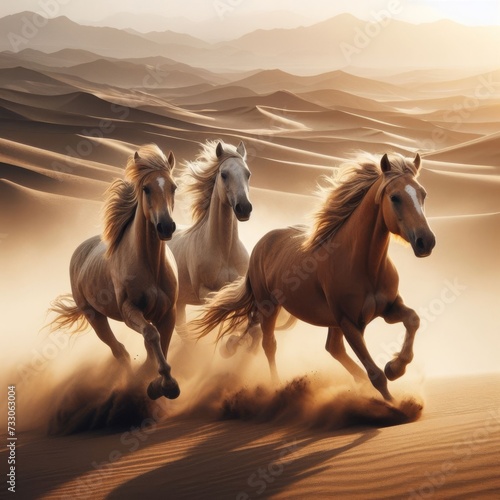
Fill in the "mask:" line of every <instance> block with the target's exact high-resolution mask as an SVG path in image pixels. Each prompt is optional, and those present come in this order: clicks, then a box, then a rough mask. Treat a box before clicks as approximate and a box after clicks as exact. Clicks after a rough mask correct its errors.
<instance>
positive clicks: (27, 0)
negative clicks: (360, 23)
mask: <svg viewBox="0 0 500 500" xmlns="http://www.w3.org/2000/svg"><path fill="white" fill-rule="evenodd" d="M391 5H392V7H393V8H394V9H395V10H397V13H395V15H394V17H396V18H399V19H402V20H405V21H411V22H415V23H419V22H427V21H433V20H436V19H440V18H447V19H451V20H454V21H457V22H460V23H462V24H468V25H486V24H500V1H499V0H468V1H464V0H369V1H367V0H335V1H325V0H306V1H304V0H107V1H106V2H103V1H101V0H16V1H15V2H7V1H2V2H1V3H0V16H2V17H3V16H5V15H8V14H13V13H15V12H21V11H24V10H31V11H35V12H41V11H43V9H44V6H50V7H54V6H55V9H54V11H55V12H56V13H57V15H67V16H68V17H70V18H71V19H74V20H76V21H85V20H89V21H99V20H101V19H103V18H105V17H107V16H110V15H112V14H114V13H117V12H129V13H134V14H140V13H155V14H157V15H162V16H166V17H186V18H189V19H191V20H193V21H203V20H207V19H213V18H216V17H220V15H221V13H224V14H225V15H226V17H228V18H229V16H230V15H231V14H255V13H265V12H270V11H276V10H281V11H289V12H291V13H295V14H298V15H300V16H302V17H304V19H307V20H309V21H312V22H314V21H320V20H323V19H326V18H329V17H332V16H335V15H337V14H340V13H342V12H349V13H352V14H354V15H356V16H357V17H359V18H362V19H370V18H371V17H372V16H373V14H374V13H376V12H378V11H380V10H382V9H388V8H390V6H391ZM49 17H53V16H49Z"/></svg>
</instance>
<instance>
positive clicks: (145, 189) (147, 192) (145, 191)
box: [142, 186, 151, 195]
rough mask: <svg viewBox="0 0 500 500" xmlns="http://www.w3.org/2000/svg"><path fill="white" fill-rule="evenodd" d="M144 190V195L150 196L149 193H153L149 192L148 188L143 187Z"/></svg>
mask: <svg viewBox="0 0 500 500" xmlns="http://www.w3.org/2000/svg"><path fill="white" fill-rule="evenodd" d="M142 190H143V191H144V194H146V195H148V194H149V193H151V191H150V190H149V188H148V186H143V187H142Z"/></svg>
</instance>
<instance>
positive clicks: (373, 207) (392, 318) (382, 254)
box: [194, 155, 436, 400]
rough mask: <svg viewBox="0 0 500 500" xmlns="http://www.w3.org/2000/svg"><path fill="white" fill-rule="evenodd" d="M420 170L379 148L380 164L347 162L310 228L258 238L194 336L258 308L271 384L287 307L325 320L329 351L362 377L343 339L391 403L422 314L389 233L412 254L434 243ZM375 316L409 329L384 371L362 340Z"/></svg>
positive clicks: (228, 327) (426, 251) (314, 320)
mask: <svg viewBox="0 0 500 500" xmlns="http://www.w3.org/2000/svg"><path fill="white" fill-rule="evenodd" d="M419 167H420V156H419V155H417V156H416V158H415V159H414V160H413V161H410V160H407V159H405V158H403V157H402V156H400V155H393V156H391V158H389V157H388V156H387V155H384V156H383V157H382V159H381V161H380V166H379V164H378V162H375V161H374V160H373V159H368V160H366V161H364V162H362V163H357V164H355V165H351V166H350V168H348V169H343V170H342V171H343V174H344V175H342V176H340V178H338V179H334V178H332V179H331V180H330V184H331V187H330V188H329V189H328V190H325V193H327V194H326V200H325V201H324V204H323V205H322V207H321V208H320V209H319V211H318V212H317V213H316V216H315V224H314V227H313V229H312V231H311V232H308V231H306V230H304V229H300V228H293V227H292V228H287V229H278V230H274V231H271V232H269V233H267V234H266V235H265V236H264V237H263V238H262V239H261V240H260V241H259V242H258V243H257V245H256V246H255V248H254V250H253V252H252V255H251V256H250V263H249V268H248V272H247V275H246V277H244V278H242V279H240V280H238V281H237V282H235V283H232V284H231V285H228V286H226V287H225V288H223V289H222V290H221V291H220V292H219V293H218V294H216V295H215V297H214V298H213V299H212V300H211V301H210V302H209V303H208V304H207V305H206V306H205V311H204V315H203V316H202V317H201V318H199V319H197V320H195V321H194V324H195V326H196V328H197V330H198V331H199V333H200V337H201V336H204V335H207V334H208V333H209V332H210V331H211V330H212V329H214V328H215V327H216V326H217V325H219V324H221V323H222V324H221V326H220V329H219V334H218V340H219V339H220V338H221V337H222V336H223V335H225V334H227V333H229V332H230V331H232V330H233V328H235V327H237V326H239V325H240V324H242V323H244V322H245V321H246V319H247V317H248V315H249V314H251V313H256V312H257V311H258V312H259V314H260V317H261V321H262V323H261V326H262V331H263V340H262V345H263V348H264V351H265V354H266V356H267V359H268V362H269V367H270V370H271V375H272V377H273V379H274V380H275V381H277V380H278V373H277V370H276V363H275V353H276V338H275V335H274V329H275V323H276V318H277V315H278V312H279V310H280V309H281V308H282V307H283V308H285V309H286V310H287V311H288V312H289V313H290V314H292V315H294V316H295V317H297V318H298V319H300V320H302V321H305V322H307V323H310V324H313V325H317V326H325V327H328V338H327V341H326V349H327V351H328V352H329V353H330V354H331V355H332V356H333V357H334V358H336V359H337V360H338V361H339V362H340V363H341V364H342V365H343V366H344V367H345V368H346V369H347V370H348V371H349V372H350V373H351V374H352V375H353V376H354V377H355V378H357V379H359V378H365V377H366V375H365V373H364V372H363V370H361V368H360V367H359V366H358V365H357V364H356V363H355V362H354V360H352V359H351V358H350V357H349V356H348V354H347V352H346V350H345V346H344V340H343V339H344V337H345V339H346V340H347V342H348V343H349V345H350V346H351V348H352V349H353V351H354V353H355V354H356V356H357V357H358V359H359V361H360V362H361V363H362V364H363V366H364V368H365V369H366V372H367V373H368V377H369V379H370V381H371V383H372V385H373V386H374V387H375V388H376V389H377V390H378V391H379V392H380V393H381V394H382V396H383V397H384V398H385V399H386V400H391V399H392V396H391V394H390V393H389V390H388V388H387V379H389V380H395V379H397V378H398V377H401V376H402V375H403V374H404V372H405V369H406V366H407V365H408V363H410V362H411V360H412V359H413V341H414V337H415V333H416V331H417V329H418V327H419V323H420V320H419V317H418V315H417V314H416V312H415V311H414V310H412V309H410V308H408V307H407V306H406V305H405V304H404V303H403V299H402V298H401V296H400V295H399V292H398V284H399V277H398V273H397V271H396V268H395V266H394V264H393V263H392V262H391V260H390V259H389V257H388V248H389V239H390V234H391V233H392V234H394V235H397V236H400V237H401V238H403V239H404V240H406V241H407V242H409V243H410V244H411V246H412V248H413V251H414V253H415V255H416V256H417V257H426V256H428V255H430V253H431V251H432V249H433V248H434V245H435V243H436V240H435V237H434V234H433V233H432V231H431V230H430V228H429V225H428V223H427V220H426V218H425V215H424V211H423V204H424V198H425V195H426V193H425V191H424V189H423V188H422V186H421V185H420V184H419V183H418V182H417V180H416V177H417V175H418V170H419ZM379 316H381V317H382V318H384V320H385V321H386V322H387V323H398V322H402V323H403V324H404V326H405V328H406V336H405V339H404V343H403V347H402V349H401V352H400V353H398V354H397V355H396V356H395V358H394V359H393V360H391V361H389V362H388V363H387V365H386V366H385V370H384V371H382V370H381V369H380V368H378V367H377V365H376V364H375V363H374V361H373V359H372V357H371V356H370V353H369V352H368V350H367V348H366V345H365V341H364V338H363V334H364V330H365V328H366V326H367V325H368V323H370V322H371V321H372V320H373V319H375V318H376V317H379Z"/></svg>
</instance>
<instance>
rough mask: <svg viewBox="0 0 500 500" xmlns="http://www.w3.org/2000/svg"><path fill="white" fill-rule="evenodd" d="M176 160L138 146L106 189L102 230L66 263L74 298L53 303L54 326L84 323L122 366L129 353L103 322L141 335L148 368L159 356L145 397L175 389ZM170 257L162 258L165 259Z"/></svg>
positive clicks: (172, 392)
mask: <svg viewBox="0 0 500 500" xmlns="http://www.w3.org/2000/svg"><path fill="white" fill-rule="evenodd" d="M174 164H175V159H174V155H173V154H172V153H170V154H169V156H168V158H166V157H165V155H164V154H163V152H162V151H161V150H160V149H159V148H158V146H156V145H155V144H151V145H147V146H143V147H142V148H140V149H139V151H138V152H136V153H135V155H134V156H132V157H131V158H130V159H129V161H128V163H127V167H126V169H125V179H126V180H116V181H114V182H113V184H112V185H111V186H110V188H109V189H108V191H107V199H106V202H105V207H104V232H103V235H102V238H101V237H99V236H95V237H93V238H90V239H88V240H86V241H84V242H83V243H82V244H81V245H80V246H79V247H78V248H77V249H76V250H75V252H74V253H73V257H72V258H71V263H70V278H71V289H72V292H73V296H71V295H62V296H60V297H58V298H57V299H56V300H55V301H54V302H53V304H52V307H51V310H52V311H53V312H56V313H57V314H58V316H57V317H56V318H55V319H54V320H53V321H52V323H51V327H52V328H53V329H54V328H59V327H63V328H71V327H75V331H82V330H84V329H85V328H86V327H87V326H88V323H90V325H92V327H93V328H94V330H95V332H96V333H97V336H98V337H99V338H100V339H101V340H102V341H103V342H104V343H106V344H107V345H108V346H109V347H110V348H111V351H112V352H113V355H114V356H115V358H117V359H118V360H119V361H121V362H123V363H124V364H126V365H127V366H129V364H130V356H129V354H128V352H127V351H126V349H125V347H124V346H123V344H121V343H120V342H118V340H117V339H116V337H115V336H114V334H113V332H112V331H111V328H110V327H109V323H108V318H112V319H114V320H117V321H123V322H125V324H126V325H127V326H128V327H129V328H132V329H133V330H135V331H137V332H139V333H141V334H142V335H143V336H144V343H145V346H146V350H147V354H148V359H147V361H146V365H145V366H147V367H151V365H152V363H154V360H155V358H156V362H157V365H158V372H159V373H160V375H161V376H160V377H159V378H157V379H156V380H154V381H153V382H151V383H150V384H149V387H148V395H149V397H150V398H152V399H157V398H159V397H160V396H161V395H164V396H166V397H167V398H170V399H173V398H176V397H177V396H178V395H179V386H178V384H177V382H176V381H175V379H173V378H172V376H171V375H170V366H169V365H168V364H167V361H166V359H165V356H166V353H167V350H168V346H169V343H170V338H171V336H172V332H173V329H174V325H175V318H176V301H177V295H178V285H177V268H176V265H175V261H174V259H173V257H172V255H171V254H170V252H169V251H168V249H167V248H166V245H165V241H166V240H169V239H170V238H171V237H172V234H173V232H174V231H175V222H174V221H173V220H172V215H171V214H172V210H173V205H174V192H175V189H176V184H175V182H174V180H173V177H172V171H173V169H174ZM165 252H167V257H165Z"/></svg>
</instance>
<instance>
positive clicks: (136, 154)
mask: <svg viewBox="0 0 500 500" xmlns="http://www.w3.org/2000/svg"><path fill="white" fill-rule="evenodd" d="M140 159H141V157H140V156H139V153H138V152H137V151H136V152H135V154H134V160H135V161H139V160H140Z"/></svg>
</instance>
